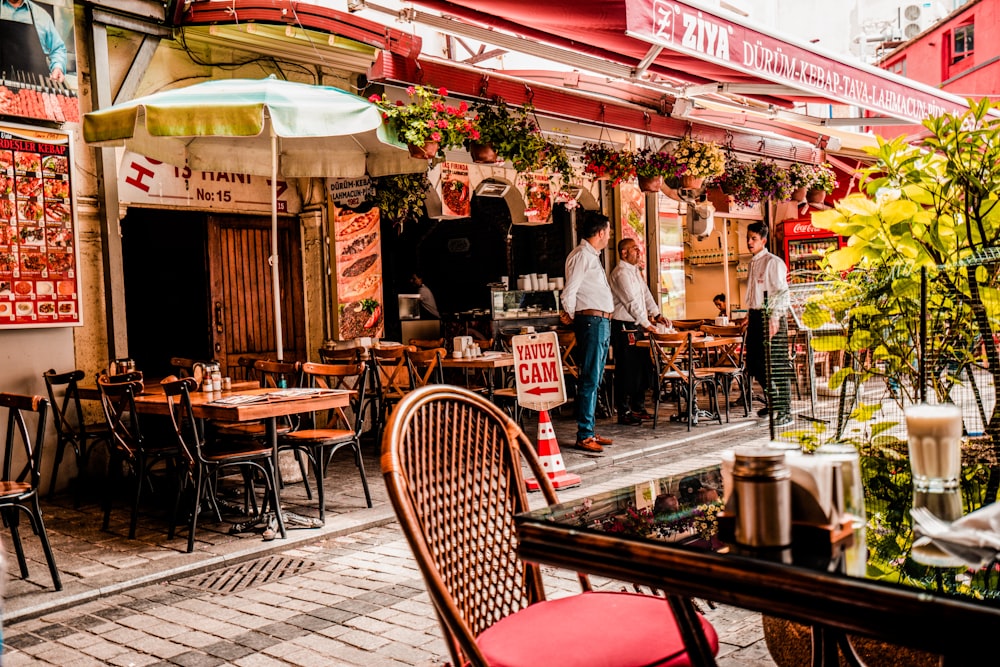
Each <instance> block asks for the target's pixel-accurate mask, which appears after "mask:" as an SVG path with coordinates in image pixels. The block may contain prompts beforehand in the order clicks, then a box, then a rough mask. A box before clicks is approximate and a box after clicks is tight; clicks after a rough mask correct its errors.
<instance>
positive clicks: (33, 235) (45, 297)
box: [0, 125, 82, 327]
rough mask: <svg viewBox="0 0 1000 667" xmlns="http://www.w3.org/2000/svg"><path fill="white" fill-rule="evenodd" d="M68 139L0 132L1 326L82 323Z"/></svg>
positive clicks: (8, 129)
mask: <svg viewBox="0 0 1000 667" xmlns="http://www.w3.org/2000/svg"><path fill="white" fill-rule="evenodd" d="M69 147H70V137H69V135H68V134H66V133H62V132H55V131H51V130H41V129H36V128H29V127H23V126H13V125H0V327H32V326H72V325H78V324H81V322H82V320H81V317H80V299H79V269H78V262H79V258H78V254H77V244H76V229H75V226H74V221H73V206H72V191H73V189H72V182H71V178H70V164H71V160H70V148H69Z"/></svg>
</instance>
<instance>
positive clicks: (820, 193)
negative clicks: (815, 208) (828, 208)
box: [806, 188, 826, 204]
mask: <svg viewBox="0 0 1000 667" xmlns="http://www.w3.org/2000/svg"><path fill="white" fill-rule="evenodd" d="M806 201H807V202H809V203H810V204H822V203H823V202H825V201H826V190H821V189H818V188H817V189H815V190H809V191H808V192H807V193H806Z"/></svg>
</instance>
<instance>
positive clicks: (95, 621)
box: [3, 408, 774, 667]
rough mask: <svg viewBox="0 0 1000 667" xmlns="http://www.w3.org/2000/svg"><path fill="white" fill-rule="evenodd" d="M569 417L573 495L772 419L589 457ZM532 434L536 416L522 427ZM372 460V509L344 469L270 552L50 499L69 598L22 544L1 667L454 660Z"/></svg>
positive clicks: (722, 615)
mask: <svg viewBox="0 0 1000 667" xmlns="http://www.w3.org/2000/svg"><path fill="white" fill-rule="evenodd" d="M562 412H563V413H564V414H560V412H559V411H556V412H554V413H553V414H552V421H553V426H554V427H555V431H556V434H557V438H558V440H559V442H560V443H562V444H563V456H564V458H565V463H566V467H567V469H568V470H570V471H572V472H576V473H578V474H580V475H581V476H582V477H583V484H582V486H581V487H579V488H576V489H569V490H564V491H561V492H560V497H562V498H564V499H570V498H573V497H575V496H576V495H578V494H588V493H595V492H598V491H600V490H604V489H611V488H616V487H618V486H621V485H624V484H628V483H632V482H638V481H643V480H644V479H647V478H649V477H653V476H658V475H664V474H675V473H678V472H683V471H685V470H691V469H694V468H697V467H700V466H702V465H707V464H711V463H714V462H717V461H718V451H720V450H722V449H725V448H727V447H732V446H734V445H736V444H748V443H751V442H755V441H761V442H763V441H766V440H767V439H768V430H767V428H766V423H765V422H763V421H761V420H756V419H753V418H749V419H746V418H737V417H736V415H735V414H734V415H733V421H732V423H726V424H724V425H722V426H717V425H712V426H707V425H700V426H697V427H695V428H694V429H693V430H691V431H688V430H687V427H686V425H684V424H676V423H670V422H668V421H666V420H664V419H661V422H660V426H659V428H658V429H656V430H655V431H654V430H653V429H652V428H650V427H649V426H648V425H644V426H642V427H628V426H618V425H617V424H614V423H612V422H613V420H602V421H601V422H599V425H600V426H601V431H600V432H601V433H602V434H604V435H608V436H612V437H614V438H615V439H616V443H617V444H615V445H614V446H612V447H610V448H608V449H607V450H606V452H605V453H604V454H603V455H597V456H595V455H591V454H589V453H585V452H579V451H575V450H573V449H571V448H570V447H568V446H567V444H566V443H572V439H573V431H574V429H575V424H574V423H573V420H572V418H571V417H570V413H571V409H567V408H564V410H563V411H562ZM740 412H742V411H740ZM533 429H534V423H533V417H527V418H526V425H525V430H526V431H528V432H529V433H532V431H533ZM532 435H533V433H532ZM365 463H366V467H367V470H368V478H369V482H370V485H371V490H372V496H373V501H374V507H373V508H366V507H365V505H364V499H363V495H362V493H361V485H360V481H359V478H358V474H357V470H356V469H355V468H354V466H353V465H350V464H349V462H348V463H347V464H345V465H338V466H334V467H332V468H331V472H330V473H329V474H328V476H327V489H328V491H327V501H328V502H327V507H328V510H327V521H326V525H324V526H323V527H321V528H318V529H306V530H303V529H293V530H290V531H289V537H288V539H286V540H281V539H278V540H273V541H270V542H265V541H262V540H261V536H260V533H259V531H258V532H256V533H254V532H250V533H242V534H235V535H234V534H230V533H229V532H228V531H227V528H228V526H227V525H225V524H223V525H219V524H212V523H206V524H205V525H203V526H201V525H200V526H199V530H198V540H197V542H196V547H195V552H194V553H192V554H187V553H184V546H185V545H186V531H185V530H183V529H181V530H180V531H179V533H178V536H177V537H176V538H174V539H173V540H167V539H166V537H165V534H164V531H165V528H164V525H163V516H162V513H160V514H157V513H156V512H155V511H153V512H151V513H149V514H147V513H146V512H144V513H143V515H142V518H141V520H140V526H139V533H138V535H137V539H135V540H129V539H126V537H125V534H126V532H127V531H126V524H127V516H128V512H127V509H126V508H124V507H122V506H121V504H118V505H116V507H115V511H114V514H113V515H112V524H111V527H110V530H109V531H101V530H100V529H99V526H100V512H99V509H98V505H97V502H96V500H95V499H94V498H86V497H84V500H83V502H82V503H81V504H80V505H77V504H76V503H75V502H73V499H71V498H70V497H69V495H70V494H62V495H57V496H56V497H55V498H52V499H45V500H44V501H43V508H44V512H45V520H46V525H47V528H48V532H49V536H50V540H51V541H52V544H53V548H54V550H55V551H56V562H57V564H58V566H59V569H60V572H61V573H62V576H63V582H64V584H65V588H64V590H63V591H61V592H56V591H54V590H53V589H52V586H51V582H50V581H49V579H48V573H47V570H46V568H45V565H44V561H43V560H42V559H41V554H40V553H39V552H40V549H38V540H37V539H36V538H35V537H34V536H32V535H30V533H29V534H27V535H25V537H24V540H23V541H24V544H25V548H26V551H27V555H28V559H29V565H30V568H31V576H30V577H29V578H28V579H24V580H22V579H20V578H19V577H18V576H17V572H16V570H15V571H13V572H10V573H9V574H8V577H7V582H6V588H5V591H4V592H5V600H4V610H3V611H4V628H3V629H4V648H5V652H4V653H5V655H4V658H5V663H4V664H5V666H6V667H10V666H11V665H15V666H16V665H59V666H61V667H69V666H75V665H108V664H110V665H136V666H138V665H150V664H158V665H199V666H202V665H204V666H211V665H245V666H254V665H415V666H419V667H429V666H431V665H437V664H440V663H441V662H442V661H445V660H446V659H447V655H446V650H445V648H444V645H443V643H442V641H441V639H440V632H439V629H438V626H437V621H436V620H435V617H434V614H433V611H432V609H431V607H430V604H429V602H428V598H427V596H426V593H425V592H424V586H423V581H422V579H421V577H420V574H419V572H418V571H417V569H416V566H415V564H414V562H413V560H412V557H411V555H410V550H409V547H408V545H407V544H406V542H405V540H404V538H403V536H402V534H401V532H400V531H399V528H398V526H397V525H396V524H395V522H394V516H393V513H392V509H391V507H390V506H389V505H388V500H387V497H386V492H385V486H384V484H383V483H382V481H381V479H380V475H379V473H378V457H377V453H376V452H375V451H374V448H372V447H370V446H369V447H367V448H366V451H365ZM532 502H535V503H539V502H541V497H540V496H539V495H538V494H535V495H533V496H532ZM282 503H283V504H284V505H286V506H287V507H289V508H290V509H291V510H293V511H296V512H301V513H303V514H310V513H311V512H312V513H314V510H315V507H314V503H313V502H312V501H309V500H308V499H307V498H306V497H305V494H304V492H303V491H302V486H301V484H288V485H286V486H285V488H284V489H283V491H282ZM148 509H149V510H155V507H150V508H148ZM5 546H6V547H7V548H8V549H9V547H10V545H9V544H6V545H5ZM10 562H11V558H10V557H8V563H10ZM546 579H547V581H548V584H549V594H550V596H551V595H559V594H567V593H571V592H575V591H577V590H579V589H578V587H577V585H576V579H575V575H573V574H572V573H568V572H559V571H556V570H547V571H546ZM595 584H597V587H598V588H610V589H613V590H617V589H620V588H622V587H623V584H621V583H620V582H599V581H596V580H595ZM705 611H706V615H707V616H708V618H710V619H711V620H712V622H713V624H714V625H715V626H716V628H717V629H718V630H719V634H720V636H721V637H722V640H723V642H724V644H723V647H722V651H721V652H720V656H721V657H720V660H719V663H720V665H728V666H733V665H747V666H749V667H755V666H758V665H760V666H764V665H773V664H774V663H773V662H772V661H771V660H770V658H769V656H768V653H767V649H766V647H765V646H764V642H763V640H762V638H761V637H762V635H761V628H760V619H759V616H758V615H755V614H750V613H748V612H744V611H742V610H738V609H732V608H719V609H708V608H707V607H706V608H705Z"/></svg>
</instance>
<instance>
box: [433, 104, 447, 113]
mask: <svg viewBox="0 0 1000 667" xmlns="http://www.w3.org/2000/svg"><path fill="white" fill-rule="evenodd" d="M431 108H432V109H434V111H437V112H438V113H440V112H442V111H444V102H435V103H434V104H432V105H431Z"/></svg>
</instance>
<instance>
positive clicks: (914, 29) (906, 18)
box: [902, 5, 926, 39]
mask: <svg viewBox="0 0 1000 667" xmlns="http://www.w3.org/2000/svg"><path fill="white" fill-rule="evenodd" d="M925 13H926V12H925V10H924V8H923V7H921V6H920V5H907V6H906V7H904V8H903V16H902V18H903V38H904V39H913V38H914V37H916V36H917V35H919V34H920V33H921V32H923V31H924V18H923V17H924V14H925Z"/></svg>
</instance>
